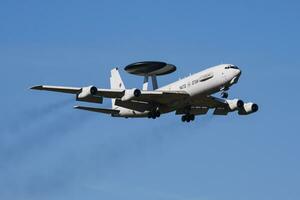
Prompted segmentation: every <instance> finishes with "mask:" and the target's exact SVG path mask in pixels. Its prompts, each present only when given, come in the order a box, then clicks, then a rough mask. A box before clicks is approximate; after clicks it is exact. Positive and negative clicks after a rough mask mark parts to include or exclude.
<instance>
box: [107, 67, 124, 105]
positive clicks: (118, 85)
mask: <svg viewBox="0 0 300 200" xmlns="http://www.w3.org/2000/svg"><path fill="white" fill-rule="evenodd" d="M110 88H111V89H125V85H124V83H123V81H122V78H121V76H120V73H119V70H118V68H114V69H112V70H111V76H110ZM115 101H116V99H112V100H111V103H112V108H113V109H115V108H116V106H115Z"/></svg>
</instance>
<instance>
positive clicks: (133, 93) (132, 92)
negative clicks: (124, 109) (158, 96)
mask: <svg viewBox="0 0 300 200" xmlns="http://www.w3.org/2000/svg"><path fill="white" fill-rule="evenodd" d="M139 96H141V90H139V89H136V88H133V89H129V90H125V92H124V96H123V97H122V98H121V100H122V101H130V100H131V99H133V98H134V97H139Z"/></svg>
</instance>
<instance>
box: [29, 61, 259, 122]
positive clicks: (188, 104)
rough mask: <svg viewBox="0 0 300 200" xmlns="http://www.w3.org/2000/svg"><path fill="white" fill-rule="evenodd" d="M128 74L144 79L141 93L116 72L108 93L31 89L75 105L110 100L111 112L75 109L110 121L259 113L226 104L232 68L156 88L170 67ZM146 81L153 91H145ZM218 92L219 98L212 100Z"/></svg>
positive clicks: (133, 68)
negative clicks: (63, 96)
mask: <svg viewBox="0 0 300 200" xmlns="http://www.w3.org/2000/svg"><path fill="white" fill-rule="evenodd" d="M125 70H126V71H127V72H128V73H131V74H135V75H140V76H144V84H143V87H142V89H137V88H131V89H126V88H125V85H124V83H123V81H122V79H121V76H120V74H119V70H118V68H114V69H112V70H111V77H110V86H111V88H110V89H102V88H97V87H95V86H87V87H62V86H49V85H39V86H34V87H32V88H31V89H35V90H47V91H54V92H62V93H70V94H75V95H76V100H77V101H84V102H90V103H102V102H103V98H110V99H112V108H110V109H108V108H96V107H86V106H75V107H74V108H76V109H81V110H86V111H93V112H99V113H105V114H109V115H111V116H113V117H125V118H134V117H148V118H152V119H155V118H158V117H160V115H161V114H164V113H169V112H174V111H175V114H176V115H181V116H182V117H181V119H182V121H183V122H190V121H193V120H194V119H195V116H196V115H204V114H206V113H207V112H208V110H209V109H214V112H213V114H214V115H227V114H228V113H229V112H234V111H236V112H237V113H238V114H239V115H248V114H251V113H254V112H256V111H258V105H257V104H255V103H252V102H249V103H244V102H243V101H242V100H240V99H232V100H229V99H227V98H228V93H227V91H228V90H229V88H230V87H231V86H232V85H234V84H236V83H237V82H238V80H239V78H240V76H241V70H240V69H239V68H238V67H237V66H236V65H232V64H221V65H217V66H214V67H211V68H208V69H206V70H204V71H201V72H198V73H195V74H193V75H190V76H188V77H186V78H183V79H180V80H178V81H176V82H173V83H171V84H169V85H166V86H163V87H158V84H157V79H156V78H157V76H159V75H165V74H168V73H171V72H174V71H175V70H176V67H175V66H174V65H172V64H167V63H165V62H157V61H145V62H137V63H133V64H130V65H128V66H126V67H125ZM149 78H151V80H152V86H153V90H148V82H149ZM218 92H221V97H220V98H217V97H214V96H212V95H213V94H215V93H218Z"/></svg>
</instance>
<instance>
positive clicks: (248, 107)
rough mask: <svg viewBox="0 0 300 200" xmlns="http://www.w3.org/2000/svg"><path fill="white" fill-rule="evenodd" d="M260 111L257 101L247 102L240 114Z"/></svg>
mask: <svg viewBox="0 0 300 200" xmlns="http://www.w3.org/2000/svg"><path fill="white" fill-rule="evenodd" d="M257 111H258V105H257V104H255V103H252V102H250V103H246V104H245V105H244V106H243V108H242V109H240V110H239V112H238V113H239V115H249V114H251V113H255V112H257Z"/></svg>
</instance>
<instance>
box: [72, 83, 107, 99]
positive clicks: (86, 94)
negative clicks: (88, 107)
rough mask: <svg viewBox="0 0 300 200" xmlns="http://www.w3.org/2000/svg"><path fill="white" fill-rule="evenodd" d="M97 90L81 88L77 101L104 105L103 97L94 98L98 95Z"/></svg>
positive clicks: (89, 87) (91, 87)
mask: <svg viewBox="0 0 300 200" xmlns="http://www.w3.org/2000/svg"><path fill="white" fill-rule="evenodd" d="M97 90H98V89H97V88H96V87H95V86H88V87H83V88H81V92H80V93H79V94H77V96H76V100H77V101H84V102H91V103H102V102H103V97H100V96H94V95H96V94H97Z"/></svg>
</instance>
